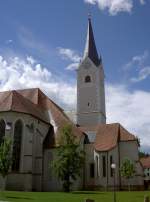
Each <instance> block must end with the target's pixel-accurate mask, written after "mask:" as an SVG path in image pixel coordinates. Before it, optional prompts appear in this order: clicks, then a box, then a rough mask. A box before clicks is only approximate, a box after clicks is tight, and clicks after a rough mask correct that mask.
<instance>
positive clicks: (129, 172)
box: [120, 158, 135, 191]
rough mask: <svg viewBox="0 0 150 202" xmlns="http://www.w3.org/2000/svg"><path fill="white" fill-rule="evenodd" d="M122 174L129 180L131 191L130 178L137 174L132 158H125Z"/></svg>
mask: <svg viewBox="0 0 150 202" xmlns="http://www.w3.org/2000/svg"><path fill="white" fill-rule="evenodd" d="M120 172H121V176H122V177H124V178H126V179H127V180H128V189H129V191H130V186H131V185H130V179H131V178H132V177H134V174H135V166H134V163H133V162H132V161H131V160H130V159H127V158H126V159H124V160H123V162H122V164H121V169H120Z"/></svg>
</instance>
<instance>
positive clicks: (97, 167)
mask: <svg viewBox="0 0 150 202" xmlns="http://www.w3.org/2000/svg"><path fill="white" fill-rule="evenodd" d="M96 173H97V177H98V176H99V162H98V156H96Z"/></svg>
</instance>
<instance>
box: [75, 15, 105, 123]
mask: <svg viewBox="0 0 150 202" xmlns="http://www.w3.org/2000/svg"><path fill="white" fill-rule="evenodd" d="M99 123H106V113H105V87H104V70H103V65H102V60H101V57H99V55H98V53H97V49H96V45H95V40H94V34H93V29H92V23H91V18H89V19H88V31H87V39H86V45H85V50H84V55H83V58H82V61H81V63H80V65H79V68H78V70H77V124H78V125H80V126H95V125H97V124H99Z"/></svg>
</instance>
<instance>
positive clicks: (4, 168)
mask: <svg viewBox="0 0 150 202" xmlns="http://www.w3.org/2000/svg"><path fill="white" fill-rule="evenodd" d="M11 144H12V141H11V139H10V138H6V137H4V140H3V142H2V143H1V145H0V174H1V175H2V177H3V178H4V177H6V176H7V174H8V171H9V168H10V166H11V163H12V160H11Z"/></svg>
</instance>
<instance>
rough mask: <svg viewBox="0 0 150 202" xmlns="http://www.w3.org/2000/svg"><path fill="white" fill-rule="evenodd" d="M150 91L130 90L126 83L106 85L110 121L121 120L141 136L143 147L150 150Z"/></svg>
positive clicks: (125, 125) (130, 129)
mask: <svg viewBox="0 0 150 202" xmlns="http://www.w3.org/2000/svg"><path fill="white" fill-rule="evenodd" d="M149 103H150V92H146V91H140V90H135V91H133V92H130V91H129V90H128V88H127V87H126V86H124V85H111V84H108V85H107V87H106V108H107V118H108V122H120V123H121V124H122V125H123V126H124V127H126V128H127V129H128V130H129V131H131V132H132V133H134V134H135V135H137V136H138V137H140V139H141V144H142V147H143V148H144V147H146V148H149V151H150V141H148V140H149V139H150V107H149Z"/></svg>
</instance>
